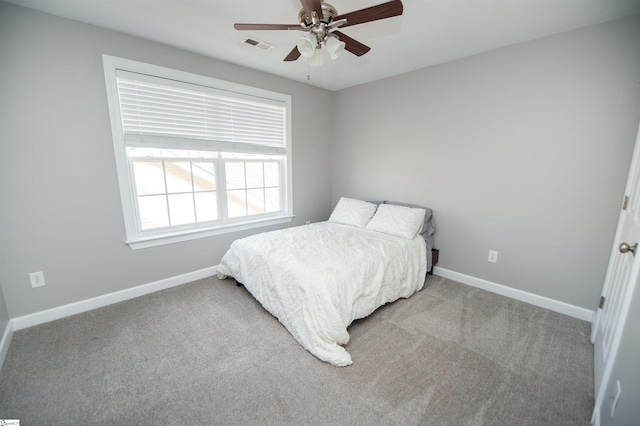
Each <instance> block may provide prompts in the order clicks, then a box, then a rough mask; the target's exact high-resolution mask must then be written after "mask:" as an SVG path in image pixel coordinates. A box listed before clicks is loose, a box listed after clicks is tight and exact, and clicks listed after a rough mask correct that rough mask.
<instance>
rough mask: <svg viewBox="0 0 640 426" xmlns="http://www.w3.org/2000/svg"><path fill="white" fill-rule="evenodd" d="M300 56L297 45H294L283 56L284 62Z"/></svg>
mask: <svg viewBox="0 0 640 426" xmlns="http://www.w3.org/2000/svg"><path fill="white" fill-rule="evenodd" d="M299 57H300V51H299V50H298V46H296V47H294V48H293V50H292V51H291V52H289V54H288V55H287V57H286V58H284V60H285V62H291V61H295V60H296V59H298V58H299Z"/></svg>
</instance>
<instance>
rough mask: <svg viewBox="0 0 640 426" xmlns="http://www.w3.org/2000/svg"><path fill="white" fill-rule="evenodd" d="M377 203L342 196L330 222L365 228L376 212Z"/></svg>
mask: <svg viewBox="0 0 640 426" xmlns="http://www.w3.org/2000/svg"><path fill="white" fill-rule="evenodd" d="M376 207H377V206H376V205H375V204H372V203H367V202H366V201H362V200H354V199H353V198H345V197H342V198H340V200H339V201H338V204H336V207H335V209H333V213H331V216H330V217H329V222H334V223H341V224H343V225H351V226H357V227H358V228H364V227H365V226H367V223H369V220H370V219H371V216H373V214H374V213H375V212H376Z"/></svg>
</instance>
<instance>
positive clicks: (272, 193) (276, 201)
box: [264, 188, 281, 213]
mask: <svg viewBox="0 0 640 426" xmlns="http://www.w3.org/2000/svg"><path fill="white" fill-rule="evenodd" d="M264 198H265V210H266V211H267V213H269V212H277V211H280V209H281V207H280V188H267V189H265V190H264Z"/></svg>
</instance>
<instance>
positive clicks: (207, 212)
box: [195, 192, 218, 222]
mask: <svg viewBox="0 0 640 426" xmlns="http://www.w3.org/2000/svg"><path fill="white" fill-rule="evenodd" d="M195 197H196V219H197V220H198V222H206V221H208V220H216V219H218V201H217V199H216V193H215V192H199V193H197V194H195Z"/></svg>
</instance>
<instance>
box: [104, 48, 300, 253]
mask: <svg viewBox="0 0 640 426" xmlns="http://www.w3.org/2000/svg"><path fill="white" fill-rule="evenodd" d="M103 60H104V69H105V81H106V86H107V97H108V101H109V110H110V116H111V128H112V133H113V144H114V150H115V156H116V166H117V170H118V180H119V185H120V194H121V199H122V206H123V213H124V220H125V228H126V235H127V243H128V244H130V245H131V247H132V248H142V247H149V246H154V245H159V244H165V243H171V242H176V241H183V240H186V239H192V238H198V237H201V236H209V235H215V234H219V233H223V232H231V231H237V230H242V229H249V228H254V227H258V226H267V225H272V224H277V223H285V222H288V221H290V220H291V218H292V216H293V213H292V208H291V206H292V199H291V176H290V173H291V172H290V171H291V155H290V149H291V144H290V127H291V124H290V116H291V113H290V105H291V100H290V97H289V96H288V95H283V94H278V93H274V92H269V91H265V90H261V89H256V88H252V87H247V86H243V85H238V84H234V83H229V82H224V81H220V80H216V79H212V78H208V77H203V76H199V75H194V74H189V73H185V72H181V71H176V70H172V69H168V68H162V67H158V66H154V65H149V64H144V63H140V62H135V61H130V60H126V59H120V58H115V57H112V56H107V55H104V56H103Z"/></svg>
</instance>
